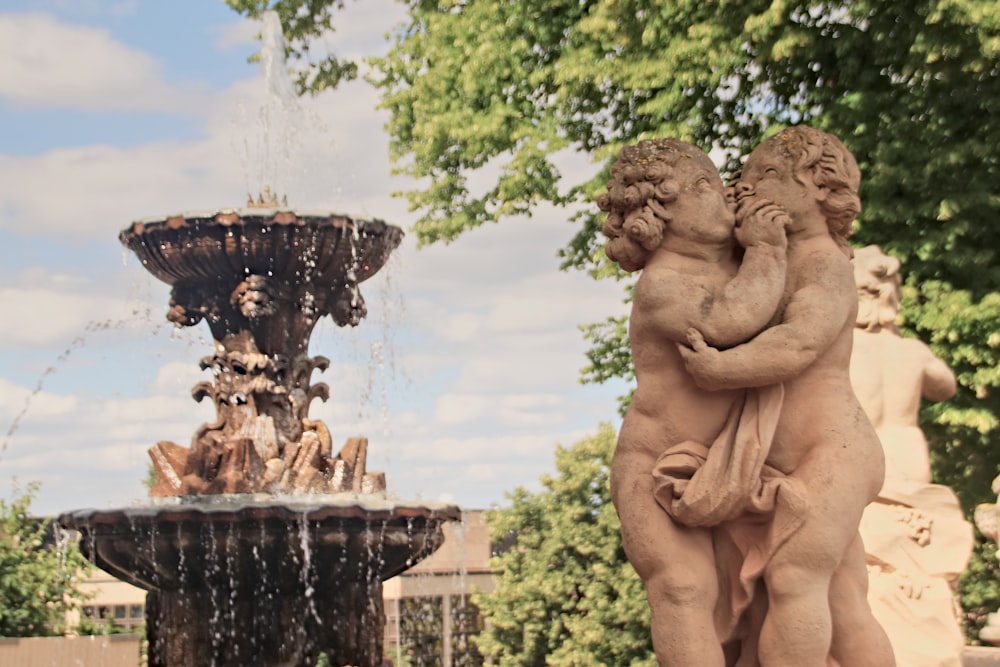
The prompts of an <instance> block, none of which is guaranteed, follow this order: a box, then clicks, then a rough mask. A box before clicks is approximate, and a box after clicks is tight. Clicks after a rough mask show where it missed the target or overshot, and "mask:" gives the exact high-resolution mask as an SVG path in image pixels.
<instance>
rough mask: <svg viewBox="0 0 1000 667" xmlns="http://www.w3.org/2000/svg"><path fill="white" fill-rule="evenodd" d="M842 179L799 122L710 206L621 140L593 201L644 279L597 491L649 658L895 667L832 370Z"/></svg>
mask: <svg viewBox="0 0 1000 667" xmlns="http://www.w3.org/2000/svg"><path fill="white" fill-rule="evenodd" d="M859 183H860V172H859V170H858V167H857V164H856V163H855V160H854V158H853V156H852V155H851V154H850V153H849V152H848V151H847V149H846V148H844V146H843V145H842V144H841V143H840V142H839V141H838V140H837V139H836V138H835V137H832V136H830V135H827V134H825V133H823V132H819V131H817V130H814V129H811V128H806V127H795V128H790V129H788V130H785V131H784V132H781V133H779V134H778V135H776V136H774V137H772V138H770V139H768V140H766V141H765V142H763V143H762V144H761V145H760V146H759V147H758V148H757V149H755V150H754V151H753V153H752V154H751V155H750V156H749V157H748V158H747V160H746V164H745V166H744V169H743V172H742V176H741V181H740V182H739V183H737V184H736V186H735V188H734V189H732V190H730V191H729V192H728V197H727V192H726V191H725V189H724V188H723V185H722V183H721V181H720V179H719V176H718V173H717V172H716V170H715V167H714V165H712V164H711V162H710V161H709V160H708V158H707V156H705V155H704V153H702V152H701V151H699V150H698V149H696V148H693V147H691V146H688V145H686V144H683V143H681V142H677V141H674V140H659V141H655V142H640V144H638V145H637V146H635V147H627V148H625V149H623V150H622V152H621V154H620V156H619V159H618V161H617V162H616V164H615V165H614V167H613V170H612V179H611V181H610V182H609V185H608V188H609V192H608V194H607V195H604V196H602V197H601V198H600V199H599V200H598V205H599V206H600V208H601V209H602V210H605V211H608V218H607V222H606V224H605V228H604V231H605V234H606V235H607V236H608V237H609V243H608V247H607V252H608V256H609V257H610V258H611V259H613V260H615V261H617V262H618V263H619V265H620V266H622V268H623V269H625V270H627V271H636V270H640V269H641V270H642V273H641V275H640V276H639V279H638V281H637V282H636V287H635V295H634V301H633V308H632V315H631V320H630V324H629V338H630V343H631V348H632V355H633V361H634V364H635V373H636V381H637V386H636V391H635V395H634V398H633V400H632V402H631V405H630V407H629V410H628V413H627V414H626V416H625V419H624V422H623V425H622V430H621V434H620V436H619V440H618V446H617V449H616V451H615V456H614V459H613V463H612V479H611V486H612V496H613V499H614V502H615V507H616V509H617V511H618V514H619V517H620V518H621V523H622V537H623V541H624V545H625V550H626V554H627V555H628V558H629V560H630V561H631V563H632V565H633V566H634V567H635V569H636V571H637V572H638V573H639V575H640V577H641V578H642V579H643V581H644V583H645V584H646V590H647V596H648V600H649V604H650V608H651V611H652V631H653V643H654V647H655V650H656V657H657V660H658V662H659V664H660V665H661V667H723V666H739V667H755V666H759V665H779V664H780V665H796V667H830V666H831V665H839V666H841V667H890V666H891V665H893V664H894V660H893V655H892V649H891V646H890V645H889V642H888V640H887V638H886V636H885V633H884V632H883V631H882V629H881V627H880V626H879V625H878V623H877V622H876V621H875V619H874V617H873V616H872V614H871V610H870V608H869V606H868V603H867V601H866V598H865V591H866V587H867V571H866V567H865V559H864V550H863V548H862V545H861V540H860V538H859V535H858V522H859V520H860V517H861V512H862V510H863V508H864V506H865V505H866V504H867V503H869V502H870V501H871V500H873V499H874V498H875V495H876V493H877V492H878V490H879V488H880V486H881V484H882V479H883V455H882V451H881V447H880V445H879V442H878V439H877V437H876V435H875V431H874V429H873V428H872V426H871V424H870V422H869V420H868V419H867V418H866V417H865V415H864V412H863V411H862V409H861V406H860V405H859V404H858V402H857V400H856V398H855V396H854V393H853V391H852V390H851V385H850V380H849V377H848V364H849V359H850V348H851V336H852V333H851V332H852V328H853V324H854V318H855V313H856V310H855V309H856V306H857V299H856V296H855V289H854V284H853V279H852V268H851V264H850V261H849V256H850V247H849V245H848V244H847V241H846V238H847V236H848V235H849V234H850V232H851V229H852V225H853V221H854V218H855V216H856V215H857V213H858V211H859V210H860V201H859V200H858V197H857V191H858V186H859ZM734 222H735V223H736V227H735V231H734ZM740 246H742V248H741V247H740Z"/></svg>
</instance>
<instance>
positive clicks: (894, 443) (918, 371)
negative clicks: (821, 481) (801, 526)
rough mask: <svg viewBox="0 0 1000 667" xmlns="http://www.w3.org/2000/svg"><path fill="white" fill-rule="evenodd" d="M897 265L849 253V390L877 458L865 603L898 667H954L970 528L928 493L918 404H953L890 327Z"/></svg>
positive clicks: (867, 252) (927, 359)
mask: <svg viewBox="0 0 1000 667" xmlns="http://www.w3.org/2000/svg"><path fill="white" fill-rule="evenodd" d="M899 269H900V263H899V260H897V259H896V258H894V257H890V256H888V255H886V254H885V253H883V252H882V250H881V249H880V248H879V247H878V246H867V247H865V248H861V249H859V250H857V251H856V252H855V256H854V276H855V282H856V283H857V288H858V303H859V307H858V317H857V325H856V327H855V329H854V352H853V354H852V356H851V382H852V384H853V386H854V390H855V392H856V393H857V395H858V399H859V400H860V401H861V405H862V407H863V408H864V409H865V413H866V414H867V415H868V417H869V418H870V419H871V421H872V424H874V426H875V430H876V432H877V433H878V436H879V439H880V440H881V442H882V447H883V449H884V451H885V459H886V478H885V484H884V485H883V487H882V490H881V491H880V492H879V495H878V498H877V500H876V502H875V503H873V504H872V505H870V506H869V507H868V508H867V509H866V510H865V514H864V517H863V518H862V521H861V536H862V538H863V540H864V543H865V549H866V552H867V560H868V565H869V578H870V589H869V596H868V597H869V602H870V603H871V606H872V610H873V612H874V614H875V616H876V618H878V619H879V622H880V623H881V624H882V627H883V628H885V630H886V632H887V634H888V635H889V639H890V641H891V642H892V645H893V649H894V651H895V654H896V661H897V663H898V664H900V665H907V666H912V667H961V665H962V650H963V648H964V645H965V640H964V637H963V635H962V631H961V628H960V625H959V620H958V616H957V614H956V603H955V596H954V587H955V584H956V581H957V579H958V576H959V574H961V572H962V571H963V570H964V569H965V567H966V565H967V564H968V561H969V558H970V556H971V555H972V548H973V534H972V526H971V525H970V524H969V523H968V522H967V521H966V520H965V518H964V517H963V515H962V510H961V507H960V506H959V503H958V498H957V497H956V496H955V494H954V492H952V490H951V489H949V488H947V487H945V486H941V485H937V484H931V483H930V481H931V469H930V455H929V452H928V447H927V441H926V440H925V438H924V434H923V431H922V430H921V429H920V425H919V423H918V417H919V412H920V403H921V400H922V399H926V400H931V401H944V400H948V399H949V398H951V397H952V396H954V395H955V391H956V381H955V375H954V373H952V371H951V369H950V368H948V366H947V365H945V363H944V362H943V361H941V360H940V359H938V358H937V357H936V356H934V353H933V352H932V351H931V350H930V348H929V347H928V346H927V345H925V344H924V343H923V342H922V341H919V340H917V339H913V338H903V337H902V336H901V335H900V333H899V330H898V329H897V328H896V324H895V322H896V318H897V316H898V314H899V308H900V289H899V288H900V275H899Z"/></svg>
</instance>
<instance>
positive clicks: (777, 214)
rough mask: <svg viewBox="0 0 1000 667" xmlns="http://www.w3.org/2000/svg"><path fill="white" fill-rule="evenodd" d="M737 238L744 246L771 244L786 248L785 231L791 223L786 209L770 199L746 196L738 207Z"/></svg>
mask: <svg viewBox="0 0 1000 667" xmlns="http://www.w3.org/2000/svg"><path fill="white" fill-rule="evenodd" d="M736 220H737V222H738V224H737V226H736V240H737V242H739V244H740V245H741V246H743V247H744V248H749V247H750V246H759V245H770V246H775V247H778V248H786V247H787V246H788V239H787V237H786V236H785V232H786V230H787V228H788V225H789V224H790V223H791V220H790V218H789V217H788V214H786V213H785V209H783V208H782V207H781V206H779V205H777V204H775V203H774V202H773V201H771V200H770V199H759V198H757V197H745V198H743V199H740V200H739V204H738V205H737V209H736Z"/></svg>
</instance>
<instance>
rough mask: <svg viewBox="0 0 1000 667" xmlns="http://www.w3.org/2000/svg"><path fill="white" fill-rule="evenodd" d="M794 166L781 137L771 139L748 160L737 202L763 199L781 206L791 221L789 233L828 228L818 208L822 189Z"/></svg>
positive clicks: (759, 147) (792, 157)
mask: <svg viewBox="0 0 1000 667" xmlns="http://www.w3.org/2000/svg"><path fill="white" fill-rule="evenodd" d="M794 165H795V157H794V153H793V152H792V151H791V150H790V148H789V147H788V146H787V145H785V144H784V142H783V141H782V140H781V137H780V135H779V136H778V137H773V138H771V139H768V140H767V141H765V142H764V143H762V144H761V145H760V146H758V147H757V148H755V149H754V151H753V152H752V153H750V155H749V156H748V157H747V160H746V163H745V164H744V165H743V172H742V174H741V176H740V181H739V183H738V184H737V186H736V196H737V199H738V200H739V201H740V202H744V201H745V200H747V199H752V198H760V199H768V200H770V201H772V202H774V203H776V204H778V205H779V206H781V207H782V208H784V209H785V212H786V213H787V214H788V216H789V218H791V220H792V225H791V226H790V227H789V228H788V231H789V232H794V231H798V230H801V229H804V228H806V227H808V226H810V225H812V224H815V223H819V224H822V225H823V227H824V228H825V226H826V222H825V218H824V216H823V213H822V210H821V209H820V207H819V201H820V197H821V196H822V193H821V188H819V187H818V186H816V185H815V183H813V178H812V174H810V173H806V172H802V173H798V174H796V173H795V171H794ZM741 208H745V206H742V207H741Z"/></svg>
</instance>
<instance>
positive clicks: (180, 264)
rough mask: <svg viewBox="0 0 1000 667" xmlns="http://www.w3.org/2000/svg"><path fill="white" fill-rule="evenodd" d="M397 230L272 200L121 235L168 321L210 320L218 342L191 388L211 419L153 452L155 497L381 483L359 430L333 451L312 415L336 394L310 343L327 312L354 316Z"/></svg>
mask: <svg viewBox="0 0 1000 667" xmlns="http://www.w3.org/2000/svg"><path fill="white" fill-rule="evenodd" d="M401 237H402V234H401V232H400V230H399V229H398V228H396V227H392V226H389V225H386V224H385V223H382V222H379V221H353V220H350V219H348V218H344V217H339V216H322V217H311V216H299V215H297V214H295V213H293V212H290V211H277V212H272V211H270V210H262V211H260V212H259V213H258V212H257V211H256V210H254V211H249V212H244V213H235V212H233V213H228V212H223V213H218V214H215V215H214V216H212V217H211V218H209V219H200V218H196V217H185V216H177V217H174V218H168V219H166V220H163V221H158V222H155V223H136V224H135V225H133V226H132V227H130V228H129V229H126V230H125V231H124V232H122V235H121V238H122V242H123V243H125V244H127V245H128V246H129V247H130V248H131V249H132V250H133V251H135V253H136V255H137V256H138V257H139V258H140V259H141V260H142V262H143V264H144V265H145V266H146V268H147V269H149V270H150V271H151V272H152V273H153V274H154V275H155V276H156V277H158V278H160V279H161V280H163V281H164V282H167V283H168V284H170V285H171V286H172V290H171V298H170V308H169V311H168V313H167V319H169V320H170V321H171V322H174V323H175V324H177V325H178V326H194V325H196V324H198V323H199V322H201V321H202V320H205V321H206V322H207V323H208V326H209V328H210V330H211V332H212V337H213V338H214V339H215V353H214V354H213V355H212V356H210V357H206V358H204V359H202V361H201V367H202V369H203V370H211V372H212V375H213V379H212V381H211V382H200V383H198V384H197V385H195V387H194V389H193V390H192V395H193V396H194V398H195V400H197V401H201V400H204V399H206V398H208V399H211V400H212V402H213V403H214V405H215V411H216V417H215V420H214V421H213V422H211V423H206V424H202V425H201V426H200V427H199V428H198V429H197V431H196V432H195V434H194V437H193V438H192V440H191V445H190V447H189V448H188V447H183V446H181V445H178V444H175V443H172V442H160V443H157V444H156V445H155V446H154V447H153V448H152V449H151V450H150V456H151V457H152V459H153V466H154V468H155V470H156V476H157V480H156V483H155V484H154V486H153V488H152V489H151V492H150V494H151V495H153V496H179V495H199V494H220V493H258V492H267V493H291V494H300V493H337V492H341V491H353V492H362V491H368V492H378V491H384V489H385V478H384V475H383V474H382V473H368V472H367V471H366V470H365V462H366V458H367V447H368V442H367V440H366V439H365V438H352V439H349V440H348V441H347V443H346V444H344V445H343V446H342V447H341V449H340V450H339V451H335V450H334V446H333V443H332V442H331V437H330V432H329V430H328V429H327V427H326V426H325V425H324V424H323V423H321V422H319V421H315V420H310V419H309V417H308V412H309V405H310V404H311V403H312V401H313V400H314V399H317V398H319V399H321V400H326V399H327V398H328V396H329V387H328V386H327V385H326V384H323V383H317V384H312V383H311V376H312V373H313V371H315V370H317V369H319V370H325V369H326V368H327V367H328V366H329V360H328V359H326V358H325V357H321V356H317V357H310V356H309V354H308V347H309V338H310V336H311V334H312V330H313V327H314V326H315V325H316V323H317V322H318V321H319V319H320V318H322V317H324V316H326V315H329V316H330V317H332V318H333V320H334V322H336V323H337V324H338V325H340V326H345V325H352V326H353V325H356V324H358V322H360V320H361V319H362V318H363V317H364V316H365V313H366V310H365V305H364V300H363V299H362V298H361V295H360V293H359V292H358V283H360V282H361V281H363V280H365V279H366V278H368V277H369V276H371V275H372V274H374V273H375V272H376V271H377V270H378V269H379V268H380V267H381V266H382V264H383V263H384V262H385V260H386V259H387V257H388V255H389V253H390V252H391V251H392V250H393V249H394V248H395V247H396V246H397V245H398V244H399V242H400V240H401Z"/></svg>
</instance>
